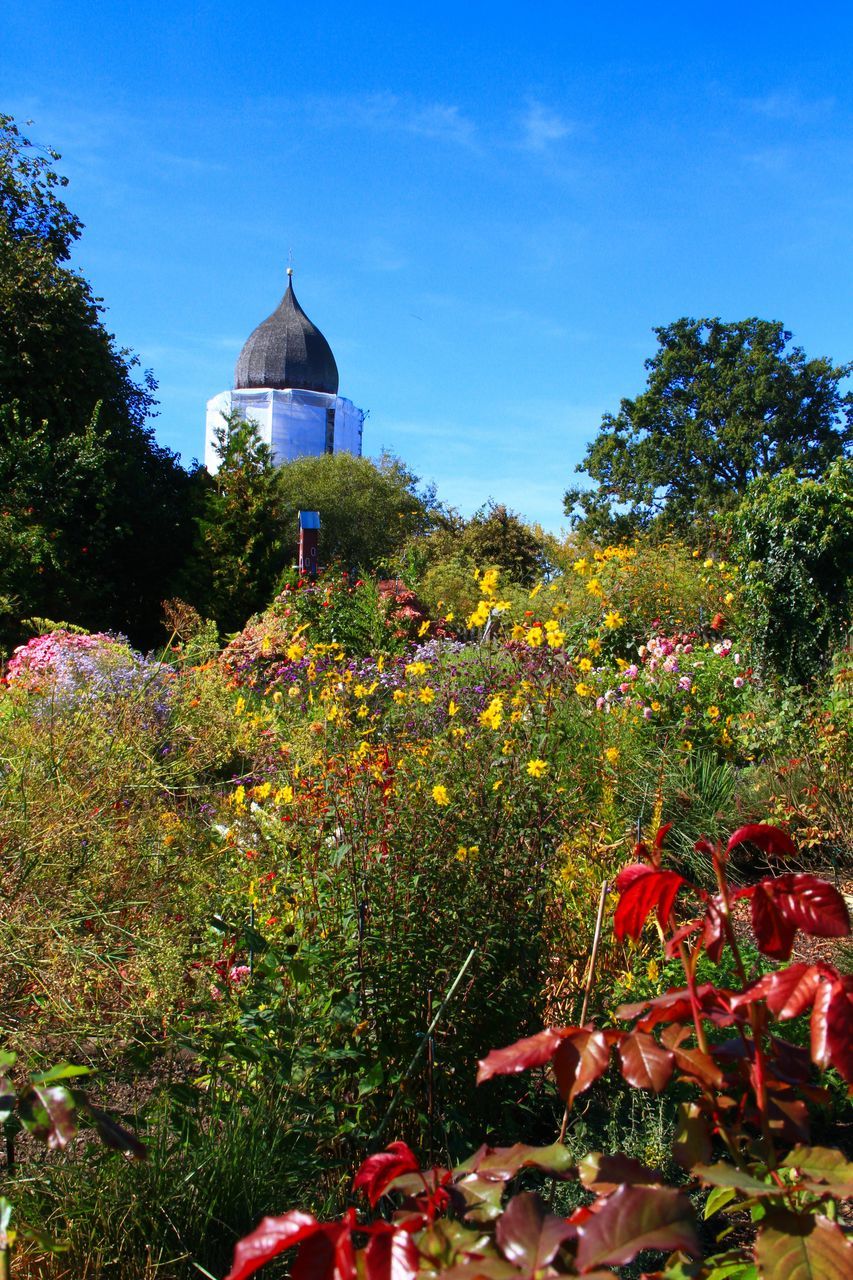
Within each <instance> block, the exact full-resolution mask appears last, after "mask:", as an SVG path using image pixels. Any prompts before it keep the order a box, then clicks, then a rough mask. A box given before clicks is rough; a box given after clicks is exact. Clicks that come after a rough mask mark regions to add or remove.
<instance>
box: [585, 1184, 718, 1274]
mask: <svg viewBox="0 0 853 1280" xmlns="http://www.w3.org/2000/svg"><path fill="white" fill-rule="evenodd" d="M644 1249H663V1250H666V1251H667V1252H671V1251H672V1250H675V1249H680V1250H682V1251H683V1252H684V1253H688V1254H690V1256H691V1257H694V1258H698V1257H699V1256H700V1253H701V1250H700V1246H699V1241H698V1239H697V1237H696V1229H695V1226H694V1222H693V1210H692V1209H691V1207H690V1201H689V1200H688V1198H687V1196H686V1195H685V1194H684V1193H683V1192H682V1191H675V1190H674V1189H673V1188H671V1187H619V1189H618V1190H617V1191H614V1192H613V1194H612V1195H611V1196H608V1197H607V1200H606V1201H605V1203H604V1206H603V1208H602V1209H601V1211H600V1212H599V1213H594V1214H593V1215H592V1216H591V1217H590V1218H588V1219H587V1220H586V1222H583V1223H581V1224H580V1225H579V1226H578V1252H577V1265H578V1268H579V1270H580V1271H591V1270H592V1269H593V1268H594V1267H618V1266H622V1265H624V1264H625V1263H627V1262H630V1261H631V1260H632V1259H633V1258H636V1256H637V1254H638V1253H642V1251H643V1250H644Z"/></svg>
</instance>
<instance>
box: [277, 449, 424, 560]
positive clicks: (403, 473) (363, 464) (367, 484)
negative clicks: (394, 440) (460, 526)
mask: <svg viewBox="0 0 853 1280" xmlns="http://www.w3.org/2000/svg"><path fill="white" fill-rule="evenodd" d="M278 483H279V494H280V498H281V511H282V517H283V519H284V521H285V527H286V529H287V530H288V534H287V536H288V537H289V538H290V539H291V542H292V545H293V546H294V547H295V540H296V519H297V512H298V511H300V510H303V511H304V510H307V511H319V513H320V559H321V562H322V563H323V564H330V563H331V562H332V561H335V560H336V561H340V563H341V564H342V565H343V566H344V567H345V568H348V569H350V568H351V569H363V570H365V571H373V570H381V569H382V567H383V566H384V565H385V564H386V563H387V562H388V561H389V560H390V559H391V558H392V557H393V556H395V555H397V554H398V553H399V551H400V550H401V548H402V547H403V546H404V545H405V543H406V542H407V541H408V540H409V539H411V538H413V537H418V536H420V535H422V534H424V533H426V532H428V530H429V529H430V528H431V527H432V524H433V523H434V520H435V518H436V510H437V503H436V498H435V492H434V491H433V490H432V489H420V488H419V480H418V477H417V476H415V475H413V474H412V472H411V471H409V470H408V468H407V467H406V466H405V464H404V463H403V462H401V461H400V459H399V458H395V457H393V456H391V455H390V454H383V455H382V456H381V457H380V458H379V459H378V460H377V461H376V462H373V461H371V459H369V458H358V457H355V456H354V455H353V454H350V453H331V454H321V455H320V456H319V457H311V458H298V459H296V461H294V462H288V463H285V465H284V466H282V467H281V468H280V469H279V473H278Z"/></svg>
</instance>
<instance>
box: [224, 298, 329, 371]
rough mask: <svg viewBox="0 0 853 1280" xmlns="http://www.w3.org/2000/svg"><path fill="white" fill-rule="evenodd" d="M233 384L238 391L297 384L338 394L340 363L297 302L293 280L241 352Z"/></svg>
mask: <svg viewBox="0 0 853 1280" xmlns="http://www.w3.org/2000/svg"><path fill="white" fill-rule="evenodd" d="M234 387H235V389H236V390H238V391H239V390H241V389H243V388H250V387H272V388H273V389H274V390H277V391H284V390H285V389H286V388H288V387H298V388H300V389H301V390H303V391H324V392H326V393H327V394H328V395H337V394H338V366H337V365H336V364H335V357H334V356H333V355H332V348H331V347H330V346H329V344H328V342H327V341H326V339H325V338H324V337H323V335H322V333H321V332H320V330H319V329H318V328H316V326H315V325H313V324H312V323H311V321H310V320H309V319H308V317H307V316H306V314H305V312H304V311H303V310H302V308H301V307H300V305H299V303H298V302H297V301H296V294H295V293H294V292H293V281H292V280H291V281H288V285H287V292H286V293H285V295H284V297H283V298H282V300H281V302H280V303H279V304H278V306H277V307H276V309H275V311H274V312H273V313H272V315H271V316H269V317H268V319H266V320H264V322H263V324H259V325H258V327H257V329H256V330H255V331H254V333H253V334H252V335H251V336H250V337H249V339H248V340H247V342H246V345H245V346H244V347H243V350H242V351H241V352H240V358H239V359H238V361H237V368H236V370H235V371H234Z"/></svg>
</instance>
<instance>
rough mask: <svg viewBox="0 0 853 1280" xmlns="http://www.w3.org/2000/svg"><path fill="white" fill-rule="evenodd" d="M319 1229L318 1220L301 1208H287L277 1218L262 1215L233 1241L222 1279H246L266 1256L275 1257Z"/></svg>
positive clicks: (264, 1260) (265, 1260)
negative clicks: (235, 1242)
mask: <svg viewBox="0 0 853 1280" xmlns="http://www.w3.org/2000/svg"><path fill="white" fill-rule="evenodd" d="M319 1230H320V1223H319V1222H318V1221H317V1219H316V1218H315V1217H314V1215H313V1214H311V1213H303V1212H302V1210H301V1209H291V1211H290V1213H283V1214H282V1215H281V1216H280V1217H278V1218H263V1219H262V1220H261V1223H260V1225H259V1226H257V1227H255V1230H254V1231H252V1232H251V1233H250V1234H249V1235H247V1236H244V1237H243V1239H242V1240H240V1241H238V1242H237V1244H236V1246H235V1248H234V1261H233V1263H232V1264H231V1270H230V1271H229V1272H228V1275H227V1276H226V1277H225V1280H246V1277H247V1276H251V1275H254V1273H255V1272H256V1271H257V1270H258V1268H259V1267H262V1266H263V1265H264V1263H265V1262H269V1260H270V1258H276V1257H278V1255H279V1254H280V1253H283V1252H284V1250H285V1249H290V1248H291V1247H292V1246H293V1245H295V1244H299V1242H300V1241H301V1240H305V1239H306V1238H307V1237H308V1236H310V1235H313V1234H314V1232H315V1231H319Z"/></svg>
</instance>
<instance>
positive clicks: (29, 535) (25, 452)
mask: <svg viewBox="0 0 853 1280" xmlns="http://www.w3.org/2000/svg"><path fill="white" fill-rule="evenodd" d="M58 159H59V157H58V155H57V153H56V152H53V151H41V150H39V149H38V148H36V147H34V146H33V145H32V143H30V141H29V140H28V139H27V138H25V137H24V136H23V135H22V134H21V132H20V131H19V129H18V127H17V126H16V125H15V123H14V121H13V120H12V119H11V117H9V116H5V115H0V409H2V414H0V480H2V482H3V492H4V514H3V521H4V533H3V536H4V538H5V539H7V540H8V541H7V545H8V546H9V547H10V549H11V550H12V551H13V552H15V554H13V555H12V557H11V559H8V560H4V561H3V563H2V565H0V596H2V597H3V598H4V600H5V601H6V605H7V610H9V611H11V612H7V614H6V619H5V625H4V627H3V633H4V634H3V638H4V639H5V640H6V642H7V643H8V642H9V640H10V639H14V638H16V637H15V627H14V617H13V614H14V613H16V614H17V615H18V617H21V616H25V615H26V614H28V613H33V612H41V613H46V614H48V615H50V616H52V617H63V618H67V619H68V620H70V621H74V622H79V623H81V624H83V625H86V626H91V627H113V628H118V629H121V630H126V631H128V632H129V633H130V634H131V635H132V636H133V637H134V639H136V640H137V641H138V642H139V643H145V642H153V640H154V639H155V638H156V636H157V616H158V613H159V607H160V601H161V600H162V599H163V597H164V596H165V595H167V594H169V589H170V583H171V579H172V577H173V576H174V573H175V572H176V570H177V568H178V565H179V564H180V561H181V559H182V557H183V556H184V554H185V552H186V549H187V547H188V545H189V536H190V533H191V528H190V524H189V519H188V512H187V502H186V499H187V493H188V488H189V479H188V476H187V474H186V472H184V471H183V469H182V468H181V467H180V466H179V464H178V460H177V458H176V457H175V456H174V455H173V454H172V453H170V452H169V451H168V450H165V449H162V448H160V447H159V446H158V445H157V443H156V441H155V439H154V436H153V432H152V431H151V429H150V428H149V427H148V426H147V425H146V423H147V419H148V416H149V414H150V413H151V412H152V410H153V408H154V405H155V401H154V396H153V393H154V389H155V383H154V381H153V378H151V376H150V375H145V376H144V377H143V378H142V380H141V382H138V381H136V380H135V378H134V376H133V372H132V371H133V368H134V366H135V364H136V363H137V362H136V360H135V358H134V357H133V356H131V355H130V354H129V353H128V352H126V351H120V350H118V349H117V348H116V346H115V342H114V339H113V337H112V336H111V335H110V334H109V333H108V332H107V330H106V329H105V327H104V325H103V323H102V321H101V318H100V317H101V312H102V306H101V304H100V301H99V300H98V299H97V298H95V297H94V296H93V294H92V290H91V288H90V286H89V284H88V283H87V281H86V280H85V279H84V278H83V276H82V275H80V273H79V272H77V271H75V270H73V269H72V268H71V267H69V266H68V265H66V264H67V262H68V259H69V256H70V254H71V251H72V248H73V245H74V242H75V241H76V240H77V239H78V237H79V236H80V233H81V230H82V227H81V223H80V221H79V219H78V218H77V217H76V216H75V215H74V214H73V213H71V211H70V210H69V209H68V208H67V206H66V205H65V203H64V202H63V200H62V199H61V194H60V193H61V192H62V190H63V189H64V187H65V185H66V179H65V178H63V177H62V176H61V175H59V174H58V173H57V172H56V169H55V167H54V166H55V162H56V161H57V160H58ZM26 546H31V547H32V549H33V551H34V553H35V554H36V561H37V563H36V566H35V567H36V574H35V575H33V574H32V573H31V572H28V571H27V570H26V569H25V568H24V567H23V564H24V561H25V559H26V557H25V556H24V557H23V560H22V558H21V553H22V548H25V547H26ZM16 549H17V550H16ZM39 569H40V570H41V572H39Z"/></svg>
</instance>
